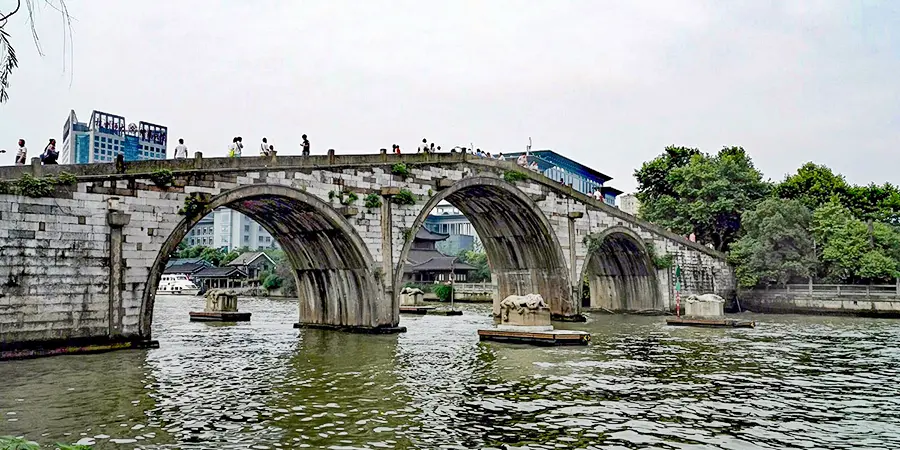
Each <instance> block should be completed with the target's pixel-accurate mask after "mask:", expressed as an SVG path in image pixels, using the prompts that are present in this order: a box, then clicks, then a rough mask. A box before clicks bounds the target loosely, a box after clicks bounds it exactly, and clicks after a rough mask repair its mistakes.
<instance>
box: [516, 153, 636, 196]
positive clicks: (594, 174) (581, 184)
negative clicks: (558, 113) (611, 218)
mask: <svg viewBox="0 0 900 450" xmlns="http://www.w3.org/2000/svg"><path fill="white" fill-rule="evenodd" d="M524 153H525V152H517V153H504V154H503V157H504V158H505V159H511V160H516V159H518V158H519V156H522V155H523V154H524ZM532 162H536V163H537V165H538V168H539V169H540V171H541V173H543V174H544V175H546V176H547V177H548V178H550V179H551V180H554V181H562V182H564V183H565V184H567V185H569V186H572V188H573V189H575V190H576V191H578V192H581V193H582V194H585V195H593V193H594V191H595V190H597V189H600V192H602V193H603V202H604V203H606V204H607V205H610V206H616V196H618V195H619V194H621V193H622V191H620V190H618V189H616V188H614V187H611V186H607V185H606V183H607V182H608V181H609V180H612V177H610V176H608V175H605V174H603V173H600V172H598V171H596V170H594V169H592V168H590V167H588V166H585V165H583V164H581V163H579V162H576V161H573V160H571V159H569V158H566V157H565V156H563V155H560V154H559V153H556V152H554V151H553V150H534V151H532V152H529V157H528V164H531V163H532Z"/></svg>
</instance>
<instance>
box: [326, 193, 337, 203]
mask: <svg viewBox="0 0 900 450" xmlns="http://www.w3.org/2000/svg"><path fill="white" fill-rule="evenodd" d="M337 195H338V193H337V192H336V191H328V201H333V200H334V198H335V197H337Z"/></svg>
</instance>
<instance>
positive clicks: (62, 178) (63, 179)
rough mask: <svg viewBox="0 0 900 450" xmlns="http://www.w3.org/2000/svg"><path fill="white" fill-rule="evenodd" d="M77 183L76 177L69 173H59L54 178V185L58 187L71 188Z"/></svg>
mask: <svg viewBox="0 0 900 450" xmlns="http://www.w3.org/2000/svg"><path fill="white" fill-rule="evenodd" d="M76 183H78V177H76V176H75V175H72V174H71V173H69V172H60V173H59V175H58V176H57V177H56V184H57V185H59V186H71V185H73V184H76Z"/></svg>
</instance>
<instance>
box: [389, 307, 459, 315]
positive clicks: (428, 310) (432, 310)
mask: <svg viewBox="0 0 900 450" xmlns="http://www.w3.org/2000/svg"><path fill="white" fill-rule="evenodd" d="M400 314H416V315H420V316H424V315H426V314H428V315H430V316H461V315H462V314H463V312H462V311H460V310H458V309H437V308H436V307H434V306H401V307H400Z"/></svg>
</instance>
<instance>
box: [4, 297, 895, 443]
mask: <svg viewBox="0 0 900 450" xmlns="http://www.w3.org/2000/svg"><path fill="white" fill-rule="evenodd" d="M160 300H161V301H159V302H157V311H156V312H155V319H154V320H155V321H156V323H155V324H154V333H155V337H156V338H157V339H159V340H160V341H161V345H162V346H161V348H160V349H155V350H147V351H127V352H114V353H107V354H101V355H88V356H75V357H57V358H47V359H38V360H31V361H16V362H6V363H0V377H2V379H3V380H4V383H3V385H0V434H18V435H26V436H28V437H29V438H31V439H35V440H39V441H41V442H48V443H49V442H55V441H69V442H75V441H78V440H83V441H84V442H94V443H95V444H96V445H97V448H134V447H141V448H248V447H253V448H278V447H280V448H534V449H537V448H637V447H652V448H667V449H668V448H672V449H674V448H741V449H756V448H893V447H897V446H898V444H900V400H898V398H900V395H898V394H900V389H898V387H897V385H896V382H895V379H896V378H897V376H898V375H900V347H898V345H897V343H898V342H900V323H898V322H894V321H887V320H872V319H849V318H810V317H798V316H760V317H756V318H755V319H757V320H759V321H760V322H761V325H760V326H759V327H758V328H756V329H752V330H710V329H691V328H667V327H666V326H665V325H663V324H662V321H661V319H660V318H653V317H621V316H619V317H609V316H597V317H593V318H592V320H591V321H590V322H589V323H587V324H564V325H561V326H562V327H567V328H575V329H586V330H589V331H591V332H592V334H593V340H592V345H591V346H589V347H567V348H540V347H537V348H536V347H528V346H517V345H508V344H497V343H479V342H478V341H477V338H476V336H475V330H476V329H478V328H479V327H484V326H490V325H491V318H490V308H489V307H484V306H465V308H466V315H464V316H462V317H439V316H422V317H409V318H406V317H404V320H403V324H404V325H405V326H407V327H408V328H409V332H408V333H405V334H401V335H394V336H367V335H354V334H343V333H334V332H327V331H319V330H302V331H296V330H293V329H291V324H292V323H293V322H294V321H295V320H296V315H297V308H296V305H295V304H294V303H293V302H288V301H272V300H242V303H241V309H242V310H247V311H250V312H252V313H253V321H252V322H250V323H241V324H229V325H210V324H203V323H190V322H188V321H187V312H188V311H189V310H191V309H196V308H199V307H202V300H198V299H186V298H179V297H170V298H164V299H160Z"/></svg>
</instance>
